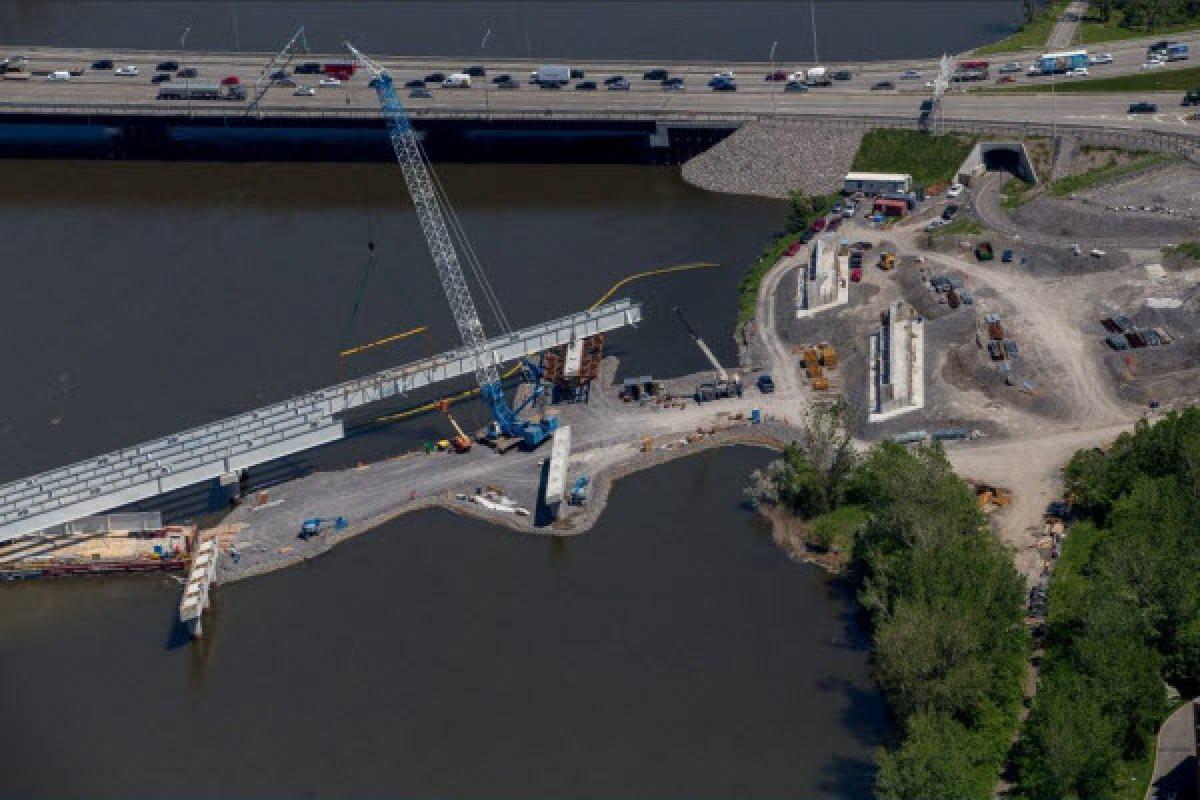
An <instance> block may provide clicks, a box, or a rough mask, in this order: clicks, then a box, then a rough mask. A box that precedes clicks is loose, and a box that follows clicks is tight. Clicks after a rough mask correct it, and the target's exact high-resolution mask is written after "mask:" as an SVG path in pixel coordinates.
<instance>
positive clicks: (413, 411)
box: [374, 261, 721, 425]
mask: <svg viewBox="0 0 1200 800" xmlns="http://www.w3.org/2000/svg"><path fill="white" fill-rule="evenodd" d="M719 266H721V265H720V264H715V263H713V262H711V261H693V262H689V263H687V264H675V265H673V266H670V267H660V268H659V269H651V270H646V271H645V272H635V273H634V274H632V275H626V276H625V277H624V278H622V279H621V280H619V281H617V282H616V283H614V284H613V285H612V288H610V289H609V290H608V291H607V292H605V293H604V294H603V295H601V296H600V299H599V300H597V301H596V302H595V303H592V305H591V306H589V307H588V310H589V311H595V310H596V309H597V308H599V307H600V306H602V305H604V303H606V302H607V301H608V300H609V298H611V297H612V296H613V295H614V294H616V293H617V290H619V289H620V288H621V287H622V286H626V285H628V284H630V283H633V282H634V281H639V280H642V279H643V278H653V277H655V276H658V275H668V274H670V273H672V272H689V271H691V270H696V269H711V268H713V267H719ZM520 370H521V365H520V364H515V365H513V366H511V367H509V368H508V371H507V372H505V373H504V374H503V375H501V376H500V377H501V378H502V379H507V378H511V377H512V376H513V375H516V374H517V373H518V372H520ZM477 394H479V388H478V387H476V388H473V389H464V390H463V391H461V392H459V393H458V394H455V395H451V396H449V397H446V398H443V399H444V400H446V401H448V402H449V403H450V404H451V405H453V404H454V403H457V402H459V401H460V400H466V399H467V398H469V397H474V396H475V395H477ZM436 405H437V401H435V402H433V403H425V404H424V405H420V406H415V407H413V408H406V409H404V410H403V411H397V412H395V413H394V414H385V415H384V416H382V417H376V418H375V420H374V423H375V424H378V425H385V424H387V423H389V422H398V421H400V420H402V419H408V418H409V417H415V416H417V415H419V414H424V413H427V412H429V411H434V410H435V407H436Z"/></svg>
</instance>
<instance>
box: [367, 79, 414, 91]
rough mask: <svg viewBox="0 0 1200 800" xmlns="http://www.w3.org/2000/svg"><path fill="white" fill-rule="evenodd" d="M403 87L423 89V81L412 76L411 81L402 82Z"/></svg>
mask: <svg viewBox="0 0 1200 800" xmlns="http://www.w3.org/2000/svg"><path fill="white" fill-rule="evenodd" d="M372 88H374V87H372ZM404 88H405V89H424V88H425V81H423V80H421V79H420V78H413V79H412V80H411V81H405V82H404Z"/></svg>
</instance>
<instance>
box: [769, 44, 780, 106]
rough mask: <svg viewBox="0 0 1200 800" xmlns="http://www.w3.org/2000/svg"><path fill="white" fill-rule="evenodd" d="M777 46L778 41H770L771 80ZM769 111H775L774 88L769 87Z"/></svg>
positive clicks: (773, 72)
mask: <svg viewBox="0 0 1200 800" xmlns="http://www.w3.org/2000/svg"><path fill="white" fill-rule="evenodd" d="M778 46H779V42H778V41H774V42H771V55H770V58H769V59H768V60H769V61H770V62H771V72H770V76H771V82H772V83H774V82H775V48H776V47H778ZM771 113H772V114H774V113H775V90H774V89H773V88H772V89H771Z"/></svg>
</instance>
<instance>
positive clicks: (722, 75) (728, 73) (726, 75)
mask: <svg viewBox="0 0 1200 800" xmlns="http://www.w3.org/2000/svg"><path fill="white" fill-rule="evenodd" d="M733 79H734V75H733V70H731V69H727V70H725V71H724V72H717V73H714V74H713V80H726V81H731V80H733Z"/></svg>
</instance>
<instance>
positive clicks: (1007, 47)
mask: <svg viewBox="0 0 1200 800" xmlns="http://www.w3.org/2000/svg"><path fill="white" fill-rule="evenodd" d="M1066 8H1067V3H1066V0H1054V2H1051V3H1048V4H1047V5H1046V7H1045V8H1041V9H1038V10H1037V11H1035V12H1034V14H1033V19H1031V20H1030V21H1029V22H1026V23H1025V24H1024V25H1022V26H1021V27H1020V28H1018V29H1017V31H1016V32H1015V33H1012V34H1010V35H1009V36H1006V37H1004V38H1003V39H1001V40H1000V41H998V42H993V43H992V44H985V45H984V46H983V47H977V48H975V52H976V54H978V55H986V54H988V53H1008V52H1011V51H1013V50H1023V49H1025V48H1028V47H1038V48H1040V47H1043V46H1044V45H1045V44H1046V40H1047V39H1049V38H1050V31H1052V30H1054V23H1055V22H1057V21H1058V18H1059V17H1060V16H1062V13H1063V11H1065V10H1066Z"/></svg>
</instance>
